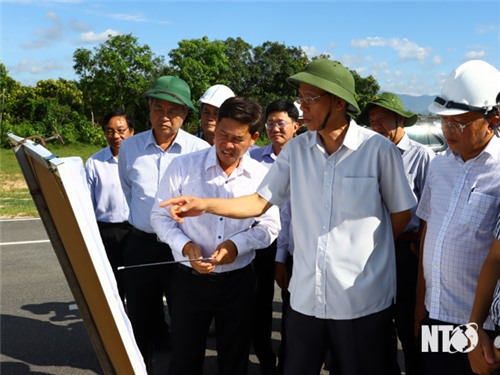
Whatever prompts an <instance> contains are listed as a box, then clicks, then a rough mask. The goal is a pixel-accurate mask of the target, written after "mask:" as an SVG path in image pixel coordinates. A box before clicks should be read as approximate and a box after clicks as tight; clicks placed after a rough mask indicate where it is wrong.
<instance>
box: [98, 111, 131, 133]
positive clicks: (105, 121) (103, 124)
mask: <svg viewBox="0 0 500 375" xmlns="http://www.w3.org/2000/svg"><path fill="white" fill-rule="evenodd" d="M113 117H124V118H125V121H126V122H127V127H128V128H129V129H134V120H133V119H132V118H131V117H130V116H129V115H127V114H126V113H125V111H124V110H122V109H115V110H113V111H111V112H109V113H108V114H107V115H106V116H104V118H103V119H102V122H101V127H102V130H104V131H105V130H106V126H108V123H109V121H110V120H111V119H112V118H113Z"/></svg>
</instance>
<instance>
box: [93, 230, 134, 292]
mask: <svg viewBox="0 0 500 375" xmlns="http://www.w3.org/2000/svg"><path fill="white" fill-rule="evenodd" d="M97 225H98V227H99V233H100V234H101V239H102V243H103V245H104V249H105V250H106V255H107V256H108V260H109V264H110V265H111V268H112V269H113V274H114V275H115V279H116V285H117V287H118V293H119V294H120V298H121V299H122V301H125V287H124V285H123V274H122V272H120V271H118V270H117V268H118V267H119V266H123V250H124V248H125V244H126V241H127V237H128V235H129V233H130V228H131V227H130V224H129V223H128V222H124V223H104V222H100V221H98V222H97Z"/></svg>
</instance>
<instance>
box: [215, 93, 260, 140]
mask: <svg viewBox="0 0 500 375" xmlns="http://www.w3.org/2000/svg"><path fill="white" fill-rule="evenodd" d="M263 117H264V114H263V110H262V107H261V106H260V104H259V103H257V102H256V101H255V100H253V99H251V98H247V97H243V96H235V97H233V98H229V99H227V100H226V101H224V103H222V105H221V107H220V108H219V116H218V119H219V122H220V121H221V120H222V119H223V118H230V119H232V120H235V121H238V122H239V123H241V124H246V125H248V126H249V129H248V130H249V132H250V134H251V135H254V134H255V133H256V132H258V131H259V129H260V127H261V125H262V121H263Z"/></svg>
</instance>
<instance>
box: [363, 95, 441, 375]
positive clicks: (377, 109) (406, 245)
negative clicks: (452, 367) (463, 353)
mask: <svg viewBox="0 0 500 375" xmlns="http://www.w3.org/2000/svg"><path fill="white" fill-rule="evenodd" d="M417 120H418V116H417V115H416V114H415V113H412V112H410V111H406V110H405V109H404V106H403V103H402V102H401V100H400V99H399V98H398V97H397V96H396V95H395V94H392V93H389V92H384V93H381V94H378V95H376V96H374V97H373V98H372V99H371V100H370V101H369V102H368V104H367V105H366V106H365V108H364V109H363V111H362V112H361V114H360V115H359V116H358V117H357V119H356V121H357V122H358V123H359V124H363V125H369V126H370V127H371V128H372V130H374V131H376V132H377V133H379V134H381V135H383V136H384V137H386V138H387V139H389V140H390V141H391V142H393V143H394V144H395V145H396V146H397V148H398V150H399V152H400V153H401V156H402V158H403V165H404V168H405V172H406V176H407V178H408V183H409V184H410V188H411V189H412V191H413V194H414V196H415V198H416V199H417V201H419V200H420V196H421V194H422V190H423V189H424V183H425V176H426V173H427V167H428V165H429V162H430V161H431V159H432V158H433V157H434V152H433V151H432V150H431V149H430V148H428V147H426V146H424V145H422V144H420V143H418V142H415V141H412V140H411V139H410V138H409V137H408V135H406V133H405V131H404V128H405V127H407V126H412V125H414V124H415V123H416V122H417ZM416 210H417V206H415V207H413V208H412V209H411V213H412V216H411V220H410V222H409V223H408V225H407V226H406V228H405V229H404V231H403V233H401V234H400V235H399V237H397V238H396V241H395V243H394V247H395V249H396V276H397V297H396V304H395V306H394V321H395V323H396V330H397V335H398V337H399V340H400V341H401V345H402V347H403V353H404V358H405V371H406V374H408V375H415V374H422V371H423V370H422V359H421V354H420V353H421V350H420V345H418V343H417V342H416V340H415V336H414V334H413V332H414V326H415V300H416V286H417V273H418V249H419V238H420V227H421V226H420V219H419V218H418V217H417V216H416V215H415V211H416ZM394 356H395V359H396V358H397V342H396V340H394ZM394 363H395V366H398V365H397V360H395V361H394ZM395 373H401V371H400V369H399V368H396V369H395Z"/></svg>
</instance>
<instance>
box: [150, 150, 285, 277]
mask: <svg viewBox="0 0 500 375" xmlns="http://www.w3.org/2000/svg"><path fill="white" fill-rule="evenodd" d="M267 171H268V170H267V168H266V167H264V166H263V165H261V164H260V163H259V162H257V161H255V160H253V159H252V158H250V156H249V155H248V154H245V155H244V156H243V157H242V158H241V160H240V163H239V165H238V167H237V168H236V169H235V170H234V171H233V172H232V173H231V175H230V176H227V175H226V174H225V172H224V171H223V169H222V168H221V167H220V165H219V162H218V160H217V156H216V153H215V146H212V147H211V148H210V149H207V150H202V151H199V152H195V153H192V154H189V155H185V156H181V157H179V158H176V159H175V160H173V161H172V163H171V164H170V166H169V168H168V169H167V172H166V173H165V177H164V179H163V180H162V182H161V184H160V188H159V190H158V194H157V196H156V204H155V205H154V206H153V208H152V210H151V224H152V226H153V228H154V230H155V232H156V234H157V235H158V238H159V239H160V240H161V241H163V242H166V243H168V245H169V246H170V247H171V248H172V253H173V254H174V258H175V259H176V260H185V259H188V257H186V256H184V255H182V249H183V248H184V245H185V244H186V243H188V242H189V241H192V242H194V243H195V244H198V245H200V246H201V249H202V253H203V256H204V257H209V256H211V255H212V253H213V252H214V251H215V249H216V247H217V246H218V245H219V244H220V243H221V242H224V241H226V240H231V241H232V242H234V244H235V245H236V248H237V249H238V256H237V258H236V260H235V261H234V262H233V263H231V264H224V265H220V266H217V267H216V268H215V271H214V272H227V271H233V270H236V269H240V268H243V267H245V266H246V265H248V264H250V262H251V261H252V260H253V258H254V257H255V249H264V248H266V247H268V246H269V245H270V244H271V243H272V242H273V241H274V239H275V238H276V236H277V235H278V231H279V229H280V224H279V213H278V208H277V207H271V208H270V209H269V210H268V211H267V213H265V214H264V215H262V216H260V217H258V218H248V219H243V220H241V219H230V218H225V217H222V216H216V215H211V214H205V215H201V216H198V217H189V218H186V219H185V220H186V221H185V222H184V223H182V224H179V223H177V222H176V221H174V220H173V219H172V218H171V216H170V210H169V207H167V208H160V206H159V204H160V203H161V202H163V201H165V200H167V199H169V198H171V197H175V196H179V195H193V196H198V197H206V198H234V197H240V196H243V195H248V194H252V193H255V190H256V189H257V186H258V185H259V183H260V182H261V181H262V179H263V178H264V176H265V175H266V174H267ZM186 265H189V264H186Z"/></svg>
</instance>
